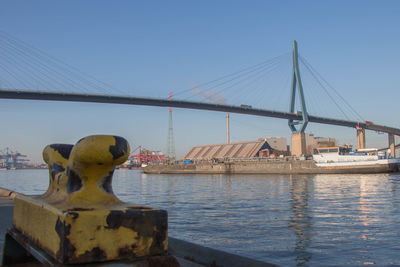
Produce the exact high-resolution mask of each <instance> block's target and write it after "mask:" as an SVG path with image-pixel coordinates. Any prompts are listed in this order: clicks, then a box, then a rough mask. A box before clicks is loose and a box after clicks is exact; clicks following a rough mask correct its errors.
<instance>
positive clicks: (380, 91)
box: [0, 0, 400, 162]
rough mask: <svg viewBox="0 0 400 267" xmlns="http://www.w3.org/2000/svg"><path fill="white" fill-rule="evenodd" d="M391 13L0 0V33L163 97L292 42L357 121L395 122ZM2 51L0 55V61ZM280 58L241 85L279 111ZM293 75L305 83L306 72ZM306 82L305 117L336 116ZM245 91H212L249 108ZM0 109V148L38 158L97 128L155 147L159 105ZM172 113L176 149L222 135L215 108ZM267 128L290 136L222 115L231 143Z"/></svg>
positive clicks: (349, 136)
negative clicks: (274, 72) (266, 74)
mask: <svg viewBox="0 0 400 267" xmlns="http://www.w3.org/2000/svg"><path fill="white" fill-rule="evenodd" d="M399 13H400V2H398V1H361V0H360V1H329V2H327V1H306V2H304V1H302V2H298V1H217V2H215V1H198V2H195V1H147V2H139V1H112V2H111V1H94V0H91V1H57V2H54V1H19V0H12V1H11V0H3V1H1V2H0V25H1V26H0V31H2V32H4V33H7V34H10V35H12V36H14V37H15V38H18V39H19V40H22V41H24V42H26V43H28V44H30V45H32V46H34V47H37V48H38V49H40V50H42V51H45V52H46V53H48V54H49V55H51V56H54V57H55V58H58V59H60V60H62V61H63V62H65V63H67V64H68V65H70V66H73V67H75V68H77V69H79V70H81V71H82V72H84V73H87V74H90V75H91V76H94V77H96V79H98V80H101V81H104V82H105V83H108V84H110V85H112V86H113V88H117V89H118V90H120V91H122V92H126V93H127V94H130V95H137V96H150V97H162V98H166V97H168V93H169V92H170V91H174V92H180V91H183V90H186V89H189V88H192V87H193V86H196V85H198V84H201V83H203V82H207V81H211V80H213V79H215V78H218V77H221V76H223V75H226V74H229V73H233V72H235V71H237V70H240V69H243V68H246V67H248V66H251V65H254V64H257V63H259V62H262V61H264V60H266V59H269V58H273V57H276V56H279V55H282V54H284V53H289V54H290V52H291V48H292V42H293V40H297V42H298V44H299V49H300V54H301V55H302V56H304V57H305V58H306V59H307V61H308V62H310V63H311V64H312V65H313V66H314V67H315V68H316V69H317V70H318V72H319V73H321V74H322V75H323V76H324V78H326V80H327V81H329V83H330V84H332V85H333V86H334V88H336V89H337V90H338V92H339V93H340V94H341V95H342V96H343V97H345V98H346V99H347V101H348V102H350V103H351V104H352V106H353V107H354V108H355V109H356V110H357V112H358V113H360V114H361V115H362V117H363V118H365V119H368V120H371V121H373V122H376V123H379V124H384V125H388V126H393V127H400V120H399V119H398V116H397V114H399V105H398V104H397V102H398V99H399V96H400V90H399V84H400V75H399V70H400V52H399V49H398V48H399V47H400V34H399V28H398V26H399V20H398V14H399ZM0 49H2V46H1V42H0ZM6 56H7V55H2V53H1V52H0V67H2V66H5V65H4V64H5V61H4V59H5V57H6ZM285 60H287V65H282V66H281V67H280V68H281V69H282V70H283V72H282V73H283V74H282V75H283V76H282V81H283V82H282V84H279V87H278V83H276V84H275V83H274V82H271V81H269V80H268V79H265V89H264V87H260V88H258V89H257V90H259V91H258V92H259V93H251V92H250V91H249V92H248V93H249V95H251V97H253V96H254V97H255V98H256V97H257V94H260V98H261V96H262V102H261V104H260V103H258V104H259V105H261V106H263V107H265V108H266V109H279V110H283V111H287V110H288V109H289V107H288V106H287V103H288V101H289V100H288V97H287V96H288V95H289V91H290V81H289V82H288V79H290V77H286V76H285V75H286V74H288V75H289V76H290V71H291V69H290V68H291V66H290V55H289V56H287V59H286V58H285ZM285 62H286V61H285ZM2 64H3V65H2ZM285 64H286V63H285ZM285 69H286V70H287V73H285V72H284V71H285ZM301 72H302V75H303V74H304V76H305V78H304V79H305V83H307V82H308V78H307V70H305V69H301ZM2 73H3V74H4V71H3V72H2V70H1V69H0V87H1V85H2V84H4V83H5V82H3V83H2V76H1V75H2ZM279 75H280V74H279ZM3 78H4V77H3ZM275 78H277V77H275ZM279 79H280V77H279ZM308 84H309V83H308ZM275 86H277V87H275ZM249 88H250V87H249ZM268 88H269V89H268ZM275 88H276V89H275ZM31 89H35V88H31ZM317 89H318V88H317V87H316V86H315V88H314V86H313V88H311V86H305V91H306V97H307V100H306V101H307V104H308V105H309V106H310V110H311V111H313V112H316V113H317V114H313V115H321V114H318V113H319V110H321V112H327V113H326V114H323V115H324V116H327V115H330V114H332V116H333V117H337V115H336V113H333V112H334V111H333V109H332V110H331V109H330V108H327V106H328V105H330V104H332V103H330V102H331V101H330V100H329V98H326V99H322V98H319V97H316V96H315V94H314V93H313V92H314V91H313V90H317ZM249 90H250V89H249ZM268 90H271V91H268ZM195 92H196V91H195ZM307 92H308V94H309V95H307ZM245 93H246V91H244V92H241V94H239V93H235V92H230V91H229V90H227V91H224V92H223V93H222V94H221V97H222V98H224V99H226V101H227V103H228V104H232V103H240V101H241V99H243V102H244V103H249V104H253V102H252V101H254V100H253V98H251V97H249V98H248V99H244V96H242V94H245ZM197 94H198V95H199V94H201V93H199V92H197ZM203 95H204V94H203ZM204 97H205V98H206V96H205V95H204ZM245 100H246V101H245ZM247 101H249V102H247ZM264 103H265V105H264ZM316 105H318V106H319V107H317V106H316ZM325 107H326V109H325V110H324V108H325ZM0 114H1V117H2V131H1V133H0V149H4V148H6V147H9V148H10V149H11V150H14V151H19V152H21V153H23V154H27V155H28V156H29V158H30V159H32V160H33V161H34V162H39V161H41V151H42V149H43V147H44V146H45V145H47V144H50V143H75V142H76V141H77V140H79V139H80V138H81V137H84V136H86V135H90V134H100V133H101V134H114V135H120V136H123V137H125V138H126V139H128V141H129V142H130V144H131V148H132V149H134V148H135V147H136V146H138V145H142V146H144V147H146V148H149V149H152V150H161V151H163V152H166V142H167V133H168V109H167V108H156V107H140V106H122V105H102V104H87V103H57V102H46V101H37V102H32V101H14V100H0ZM173 118H174V134H175V144H176V152H177V155H178V156H179V157H181V156H183V155H184V154H185V153H186V152H187V151H188V150H189V149H190V148H191V147H192V146H195V145H202V144H211V143H224V142H225V141H226V140H225V139H226V133H225V114H224V113H218V112H207V111H194V110H183V109H174V113H173ZM306 132H308V133H311V132H312V133H313V134H315V135H316V136H329V137H333V138H336V139H338V140H339V142H340V143H353V144H355V143H356V140H355V135H356V134H355V130H353V129H350V128H348V129H347V128H341V127H334V126H321V125H316V124H310V125H309V127H308V128H307V130H306ZM273 136H284V137H286V138H287V140H288V144H290V130H289V128H288V126H287V121H285V120H278V119H272V118H257V117H250V116H244V115H235V114H231V141H233V142H235V141H249V140H255V139H258V138H259V137H273ZM384 145H387V136H386V135H378V134H375V133H371V132H367V146H369V147H371V146H384Z"/></svg>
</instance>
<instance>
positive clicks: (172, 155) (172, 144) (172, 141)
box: [167, 92, 176, 160]
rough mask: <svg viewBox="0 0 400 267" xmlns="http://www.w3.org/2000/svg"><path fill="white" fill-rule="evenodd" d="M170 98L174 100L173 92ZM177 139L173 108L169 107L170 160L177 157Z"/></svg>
mask: <svg viewBox="0 0 400 267" xmlns="http://www.w3.org/2000/svg"><path fill="white" fill-rule="evenodd" d="M169 100H172V92H170V93H169ZM175 157H176V156H175V139H174V128H173V124H172V108H171V107H169V120H168V140H167V158H168V159H170V160H174V159H175Z"/></svg>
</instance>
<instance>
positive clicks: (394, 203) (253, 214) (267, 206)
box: [0, 170, 400, 266]
mask: <svg viewBox="0 0 400 267" xmlns="http://www.w3.org/2000/svg"><path fill="white" fill-rule="evenodd" d="M47 185H48V171H47V170H14V171H0V187H5V188H8V189H12V190H15V191H19V192H21V193H25V194H40V193H43V192H44V191H45V190H46V188H47ZM113 189H114V192H115V193H116V195H117V196H118V197H119V198H120V199H122V200H124V201H130V202H132V203H134V204H137V205H148V206H152V207H159V208H163V209H166V210H168V216H169V235H170V236H173V237H176V238H179V239H184V240H187V241H190V242H194V243H198V244H201V245H205V246H208V247H212V248H216V249H220V250H225V251H228V252H231V253H236V254H240V255H244V256H248V257H250V258H254V259H258V260H262V261H266V262H270V263H275V264H279V265H282V266H365V265H376V266H393V265H399V266H400V175H399V174H371V175H301V176H300V175H299V176H297V175H296V176H295V175H232V176H226V175H148V174H142V173H141V172H140V171H134V170H119V171H116V172H115V174H114V180H113Z"/></svg>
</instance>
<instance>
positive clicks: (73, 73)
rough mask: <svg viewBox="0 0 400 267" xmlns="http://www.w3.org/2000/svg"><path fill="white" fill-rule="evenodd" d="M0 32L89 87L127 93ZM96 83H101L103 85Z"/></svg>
mask: <svg viewBox="0 0 400 267" xmlns="http://www.w3.org/2000/svg"><path fill="white" fill-rule="evenodd" d="M0 34H1V35H3V38H4V37H5V39H7V40H8V41H9V42H13V44H14V45H16V46H19V47H20V48H21V49H23V50H27V51H30V52H31V54H33V55H34V56H35V57H36V58H38V59H39V60H43V61H46V62H48V64H49V65H53V66H55V67H57V68H58V69H62V70H64V71H65V72H67V73H68V74H69V75H71V76H74V77H75V78H77V79H78V80H79V81H80V82H82V83H83V84H84V85H89V87H91V88H93V89H98V90H99V89H100V90H102V91H105V92H110V91H109V90H108V89H106V88H111V89H113V90H114V91H118V92H119V93H122V94H126V92H124V91H121V90H119V89H116V88H115V87H113V86H111V85H109V84H107V83H104V82H102V81H100V80H97V79H96V78H95V77H93V76H91V75H88V74H86V73H83V72H82V71H80V70H78V69H77V68H74V67H72V66H70V65H68V64H67V63H65V62H63V61H61V60H59V59H57V58H55V57H52V56H50V55H49V54H47V53H45V52H43V51H41V50H39V49H37V48H35V47H33V46H31V45H29V44H27V43H25V42H23V41H21V40H18V39H17V38H15V37H11V36H10V35H9V34H7V33H5V32H2V31H0ZM58 73H59V75H60V76H62V77H64V78H66V79H69V80H73V79H70V78H69V77H68V76H67V75H63V74H61V73H60V72H58ZM86 77H89V78H90V79H92V80H93V81H90V80H89V79H87V78H86ZM74 83H75V84H77V82H74ZM96 83H99V84H101V86H100V85H98V84H96Z"/></svg>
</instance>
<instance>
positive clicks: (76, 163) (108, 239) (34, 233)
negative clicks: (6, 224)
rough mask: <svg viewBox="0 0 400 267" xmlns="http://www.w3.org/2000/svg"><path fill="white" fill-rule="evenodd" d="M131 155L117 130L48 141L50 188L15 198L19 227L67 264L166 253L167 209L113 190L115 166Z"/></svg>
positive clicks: (16, 227)
mask: <svg viewBox="0 0 400 267" xmlns="http://www.w3.org/2000/svg"><path fill="white" fill-rule="evenodd" d="M128 156H129V144H128V142H127V141H126V140H125V139H123V138H121V137H117V136H107V135H94V136H88V137H85V138H83V139H81V140H80V141H78V142H77V143H76V144H75V145H74V146H72V145H64V144H55V145H49V146H47V147H46V148H45V149H44V151H43V158H44V160H45V161H46V163H47V164H48V166H49V176H50V178H49V181H50V182H49V188H48V190H47V191H46V193H44V194H43V195H41V196H23V195H21V196H17V197H16V198H15V204H14V219H13V224H14V228H15V229H17V230H18V231H20V232H21V233H22V234H23V235H24V236H26V237H27V238H28V239H29V240H30V242H33V243H34V244H35V245H37V246H39V247H40V248H42V249H43V250H44V251H46V252H47V253H48V254H49V255H50V256H52V257H53V258H54V259H56V260H57V261H58V262H59V263H62V264H75V263H90V262H102V261H109V260H138V259H145V258H146V257H152V256H159V255H166V253H167V240H168V234H167V228H168V222H167V212H166V211H165V210H160V209H154V208H150V207H142V206H135V205H133V204H129V203H125V202H122V201H121V200H119V199H118V198H117V197H116V196H115V195H114V193H113V190H112V177H113V172H114V169H115V167H116V166H117V165H119V164H121V163H123V162H124V161H125V160H126V159H127V157H128Z"/></svg>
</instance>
